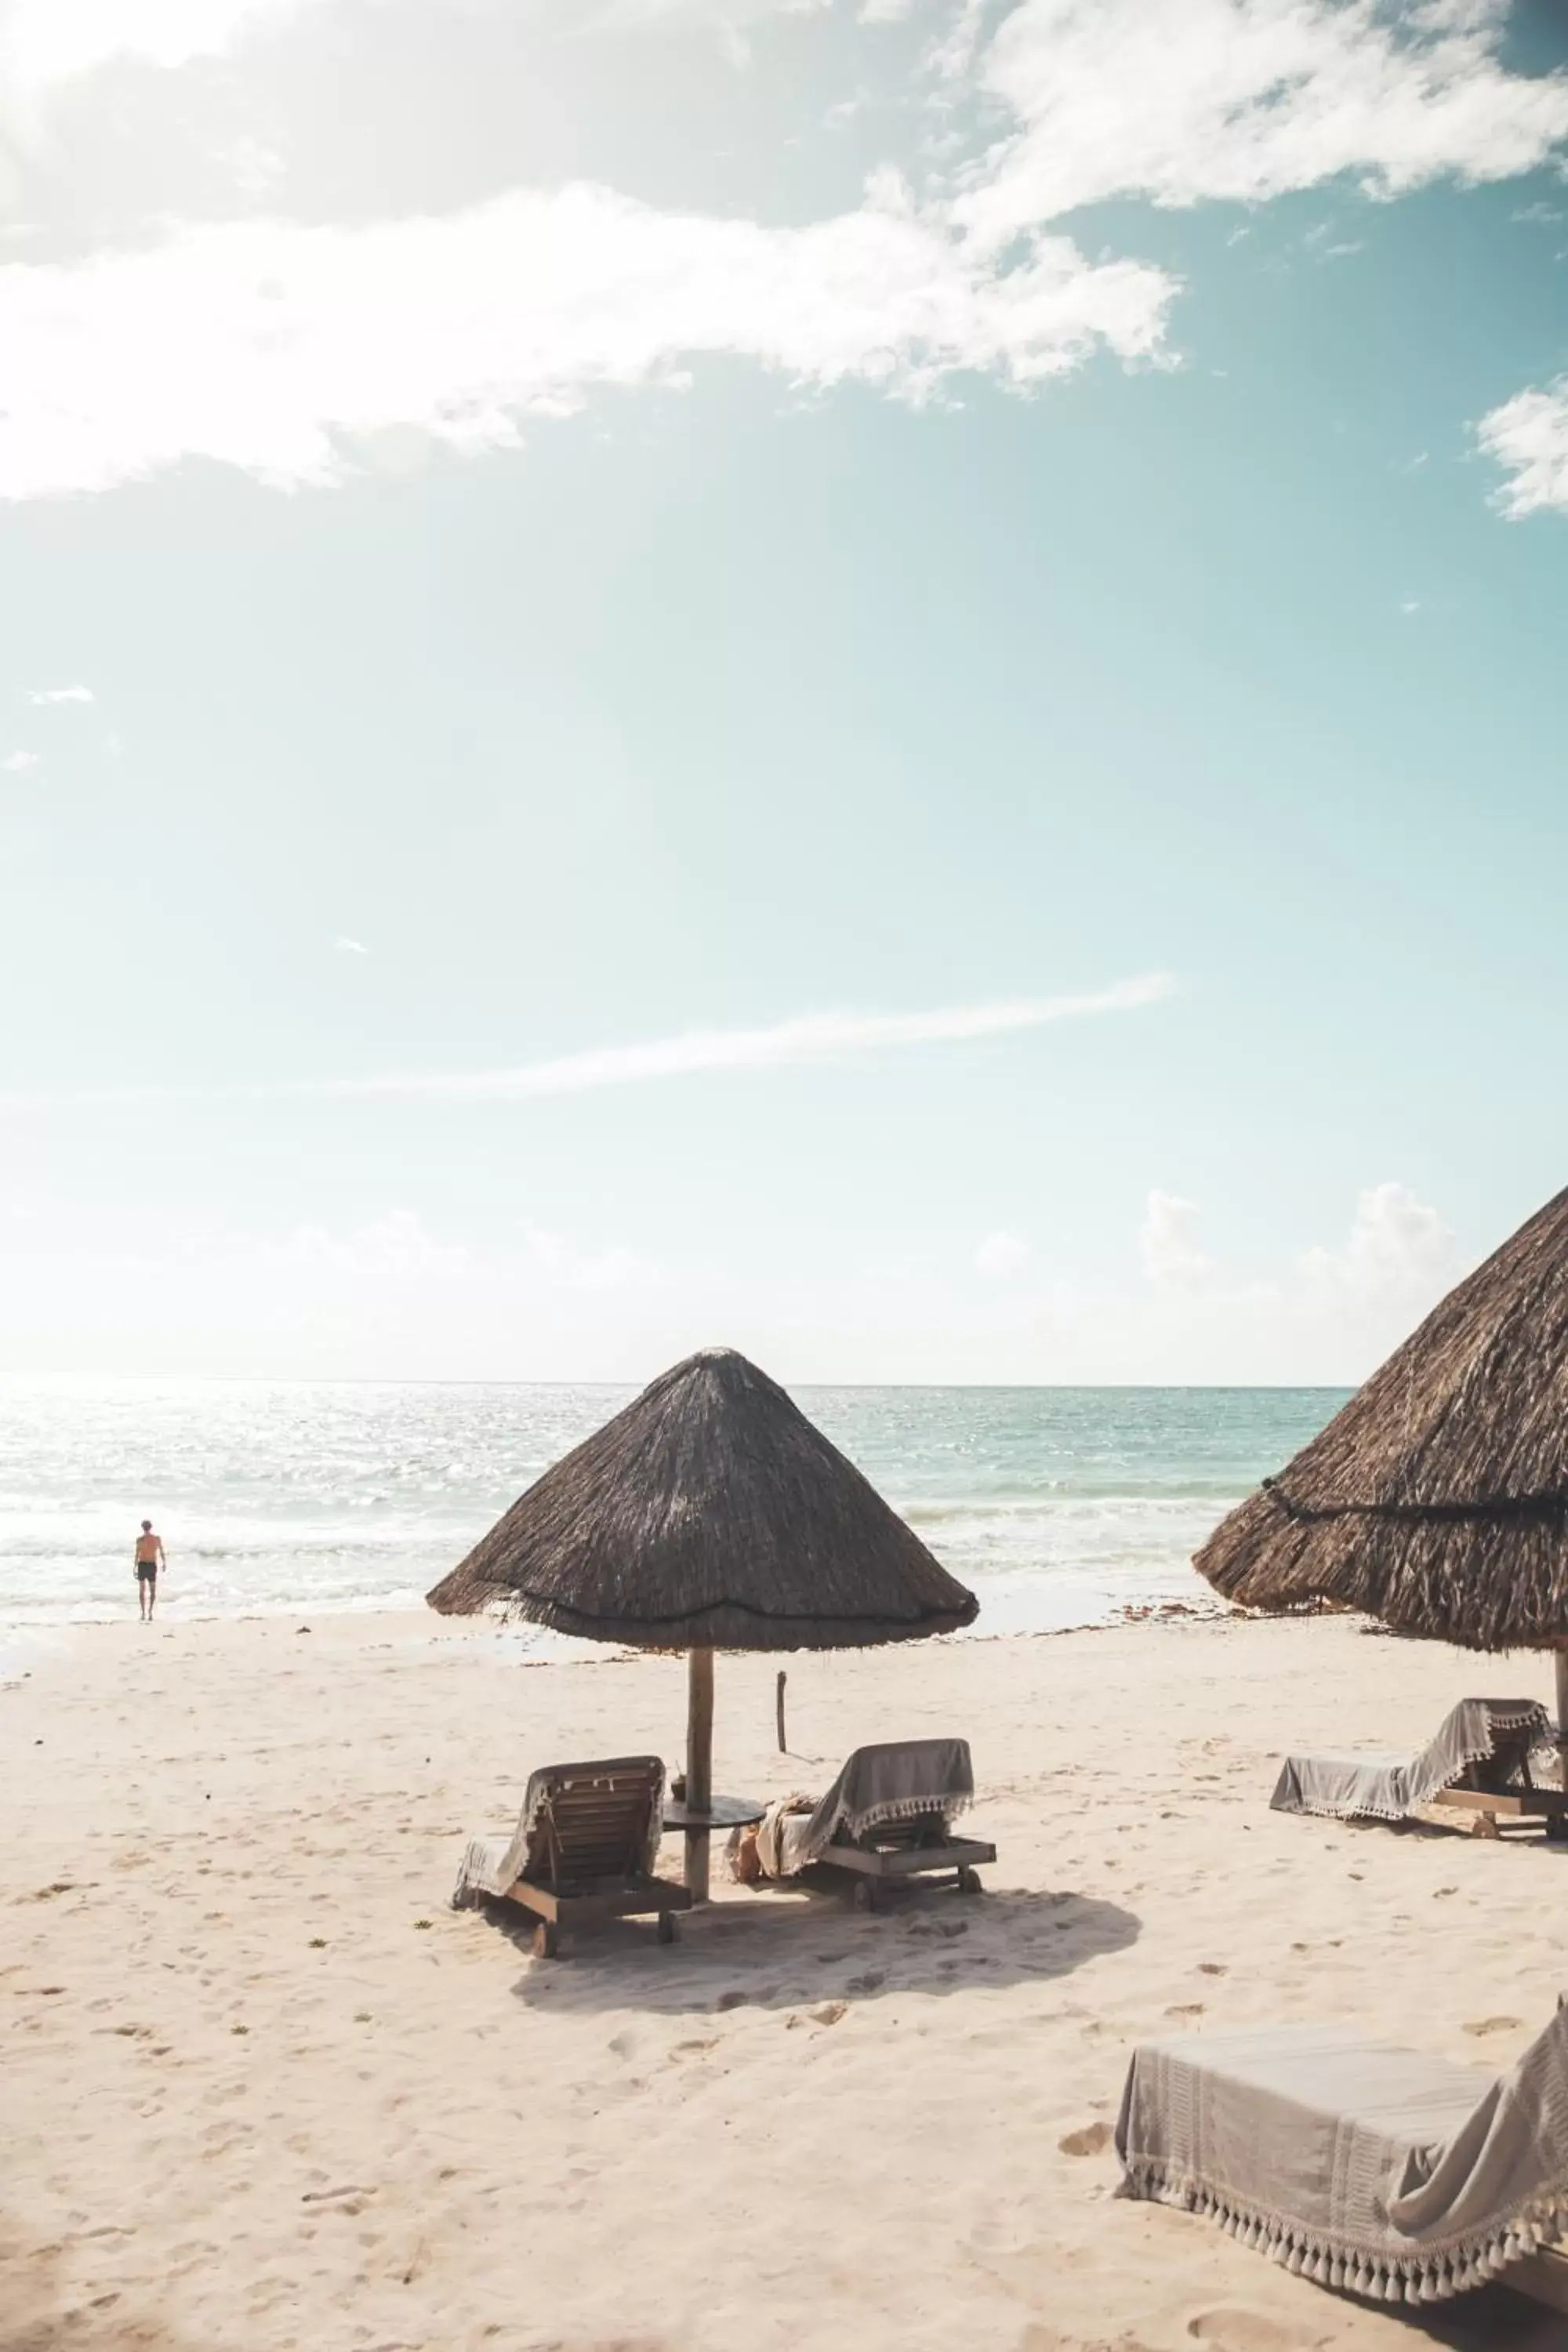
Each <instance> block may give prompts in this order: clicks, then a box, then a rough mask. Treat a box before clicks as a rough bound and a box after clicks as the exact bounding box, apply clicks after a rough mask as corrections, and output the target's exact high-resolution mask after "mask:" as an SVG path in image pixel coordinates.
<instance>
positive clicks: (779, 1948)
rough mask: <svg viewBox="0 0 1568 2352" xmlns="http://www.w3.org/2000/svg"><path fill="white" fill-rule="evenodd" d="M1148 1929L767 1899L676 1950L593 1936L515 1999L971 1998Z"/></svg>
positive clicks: (524, 1943)
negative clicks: (867, 1912) (964, 1994)
mask: <svg viewBox="0 0 1568 2352" xmlns="http://www.w3.org/2000/svg"><path fill="white" fill-rule="evenodd" d="M501 1910H502V1906H499V1905H498V1906H490V1910H489V1916H490V1917H491V1918H492V1919H493V1920H495V1922H496V1925H497V1927H499V1928H500V1930H501V1932H502V1933H504V1934H505V1935H506V1936H507V1937H508V1938H509V1940H510V1942H511V1943H513V1944H515V1945H516V1946H517V1947H518V1948H519V1949H520V1950H522V1951H528V1950H529V1949H530V1947H531V1936H532V1922H531V1920H530V1919H528V1918H527V1917H525V1916H522V1915H521V1914H518V1913H511V1914H510V1916H506V1917H505V1918H503V1917H502V1916H501ZM1139 1925H1140V1923H1139V1921H1138V1920H1137V1919H1136V1918H1135V1917H1134V1916H1133V1915H1132V1913H1131V1911H1122V1910H1120V1909H1119V1908H1118V1907H1117V1906H1116V1905H1115V1904H1113V1903H1100V1902H1097V1901H1093V1900H1091V1899H1090V1898H1089V1896H1087V1895H1051V1894H1037V1893H1034V1892H1025V1891H1023V1890H1014V1891H1011V1892H1006V1891H1004V1892H1000V1893H996V1894H985V1895H973V1896H968V1895H953V1894H951V1893H948V1892H946V1891H945V1890H943V1891H941V1892H929V1893H920V1894H915V1893H911V1894H910V1895H906V1896H904V1897H902V1898H901V1899H900V1901H899V1902H898V1903H897V1904H896V1905H893V1906H889V1908H888V1909H887V1910H886V1911H884V1912H879V1913H878V1914H877V1915H876V1916H873V1917H867V1916H864V1915H863V1914H861V1913H858V1912H856V1911H853V1910H851V1909H850V1908H849V1907H848V1906H847V1904H845V1903H844V1902H843V1901H842V1900H841V1899H840V1898H838V1897H837V1895H813V1894H802V1893H799V1892H797V1891H795V1890H793V1889H792V1890H790V1891H789V1892H787V1893H785V1892H780V1891H773V1890H769V1891H767V1892H765V1893H762V1894H757V1895H747V1896H745V1897H742V1898H741V1899H739V1900H735V1901H726V1902H722V1903H715V1904H713V1905H711V1906H710V1907H709V1908H707V1909H706V1910H703V1911H700V1912H697V1913H694V1914H691V1915H689V1916H685V1917H683V1918H682V1920H681V1922H680V1937H679V1942H678V1943H676V1944H674V1945H668V1946H667V1945H659V1944H658V1943H657V1942H656V1941H655V1938H654V1934H653V1930H652V1928H651V1927H640V1926H637V1927H634V1926H632V1925H630V1924H627V1925H626V1926H623V1927H618V1928H612V1929H608V1930H606V1931H605V1934H603V1935H601V1936H594V1937H586V1936H585V1937H582V1938H581V1939H580V1941H578V1942H577V1943H576V1944H575V1945H572V1944H568V1945H567V1946H565V1947H564V1948H563V1957H562V1958H559V1959H554V1960H537V1961H531V1965H530V1967H529V1968H528V1969H527V1970H526V1972H525V1973H524V1975H523V1976H522V1977H521V1979H519V1981H518V1983H517V1985H516V1987H515V1988H514V1990H515V1991H516V1993H517V1996H518V1998H519V2000H523V2001H526V2002H527V2003H528V2005H529V2007H530V2008H531V2009H538V2010H541V2011H549V2010H557V2011H563V2010H564V2011H574V2010H576V2011H583V2010H586V2011H594V2010H601V2009H625V2008H626V2006H627V2005H628V2004H632V2005H635V2006H637V2007H638V2008H643V2009H647V2010H650V2011H662V2012H664V2013H666V2014H678V2013H679V2012H682V2011H705V2010H726V2009H796V2008H799V2007H801V2006H803V2005H804V2004H807V2003H817V2002H821V2001H825V2000H838V2001H859V2000H875V1999H880V1998H885V1997H886V1996H887V1995H888V1994H889V1993H900V1992H921V1993H927V1994H942V1993H950V1992H960V1991H969V1990H973V1987H974V1986H976V1985H1009V1984H1021V1983H1023V1982H1025V1981H1026V1980H1027V1979H1030V1978H1032V1977H1039V1978H1047V1979H1048V1978H1051V1977H1062V1976H1068V1975H1069V1974H1070V1973H1071V1971H1072V1970H1073V1969H1077V1968H1081V1967H1082V1966H1083V1964H1084V1962H1085V1961H1086V1960H1091V1959H1094V1958H1097V1957H1098V1956H1099V1955H1100V1953H1102V1952H1118V1951H1121V1950H1124V1949H1125V1948H1126V1947H1127V1946H1128V1945H1129V1944H1131V1943H1133V1942H1134V1941H1135V1940H1136V1938H1137V1935H1138V1930H1139Z"/></svg>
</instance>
